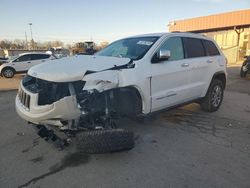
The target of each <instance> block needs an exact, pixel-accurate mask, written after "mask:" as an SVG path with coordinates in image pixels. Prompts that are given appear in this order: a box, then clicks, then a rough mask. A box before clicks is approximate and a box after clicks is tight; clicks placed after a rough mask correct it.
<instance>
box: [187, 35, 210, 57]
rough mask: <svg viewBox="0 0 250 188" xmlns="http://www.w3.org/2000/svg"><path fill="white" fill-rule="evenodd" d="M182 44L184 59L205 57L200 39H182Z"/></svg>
mask: <svg viewBox="0 0 250 188" xmlns="http://www.w3.org/2000/svg"><path fill="white" fill-rule="evenodd" d="M183 42H184V49H185V57H186V58H192V57H203V56H206V54H205V50H204V47H203V45H202V42H201V40H200V39H196V38H185V37H184V38H183Z"/></svg>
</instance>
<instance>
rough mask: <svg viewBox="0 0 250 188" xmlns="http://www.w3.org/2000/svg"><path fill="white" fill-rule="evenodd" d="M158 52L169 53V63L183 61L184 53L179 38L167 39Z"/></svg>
mask: <svg viewBox="0 0 250 188" xmlns="http://www.w3.org/2000/svg"><path fill="white" fill-rule="evenodd" d="M160 50H169V51H170V58H169V60H170V61H171V60H179V59H184V52H183V47H182V41H181V38H180V37H172V38H169V39H167V40H166V41H165V43H164V44H163V45H162V46H161V48H160Z"/></svg>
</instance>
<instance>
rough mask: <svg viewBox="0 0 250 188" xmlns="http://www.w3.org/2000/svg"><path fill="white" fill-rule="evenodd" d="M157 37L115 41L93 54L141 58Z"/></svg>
mask: <svg viewBox="0 0 250 188" xmlns="http://www.w3.org/2000/svg"><path fill="white" fill-rule="evenodd" d="M158 38H159V37H136V38H127V39H122V40H118V41H115V42H113V43H111V44H110V45H109V46H107V47H106V48H104V49H102V50H101V51H100V52H97V53H96V54H95V55H99V56H111V57H127V58H130V59H133V60H138V59H141V58H142V57H143V56H144V55H145V54H146V53H147V51H148V50H149V49H150V48H151V46H152V45H153V44H154V43H155V42H156V41H157V39H158Z"/></svg>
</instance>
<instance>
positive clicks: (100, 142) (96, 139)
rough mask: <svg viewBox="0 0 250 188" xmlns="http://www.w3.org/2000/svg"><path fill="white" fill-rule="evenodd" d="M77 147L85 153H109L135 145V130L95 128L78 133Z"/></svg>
mask: <svg viewBox="0 0 250 188" xmlns="http://www.w3.org/2000/svg"><path fill="white" fill-rule="evenodd" d="M76 141H77V143H76V144H77V149H78V150H79V151H81V152H84V153H109V152H116V151H123V150H129V149H132V148H133V147H134V134H133V132H130V131H127V130H123V129H108V130H93V131H85V132H81V133H78V134H77V136H76Z"/></svg>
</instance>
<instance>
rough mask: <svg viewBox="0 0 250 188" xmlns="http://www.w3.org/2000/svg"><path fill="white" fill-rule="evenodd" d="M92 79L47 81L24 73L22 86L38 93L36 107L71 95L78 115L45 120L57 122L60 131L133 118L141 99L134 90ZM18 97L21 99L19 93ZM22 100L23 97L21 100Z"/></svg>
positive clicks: (110, 124)
mask: <svg viewBox="0 0 250 188" xmlns="http://www.w3.org/2000/svg"><path fill="white" fill-rule="evenodd" d="M97 74H98V73H97ZM87 76H88V75H87ZM90 76H91V75H90ZM111 76H112V75H111ZM93 82H94V83H87V84H86V81H75V82H50V81H46V80H42V79H39V78H35V77H32V76H29V75H27V76H26V77H25V78H24V79H23V81H22V85H23V87H24V88H25V89H26V90H27V91H29V92H31V93H35V94H38V100H37V105H38V106H46V105H51V104H53V103H56V102H60V101H63V100H66V99H67V98H72V97H73V99H74V101H75V103H76V104H75V106H76V107H77V109H78V110H79V111H80V114H79V116H78V117H76V118H74V119H68V118H63V117H62V118H56V117H54V118H51V119H47V120H46V121H45V122H51V124H53V122H57V125H59V126H58V128H59V129H61V130H69V131H76V130H82V129H100V128H114V127H115V123H114V121H113V120H115V119H117V118H120V117H124V116H126V117H134V116H137V115H139V114H140V113H141V111H142V104H141V102H140V101H141V99H140V95H139V93H138V92H137V90H136V89H134V88H132V87H119V88H115V86H116V83H115V82H112V81H111V80H109V79H108V78H107V79H105V80H95V81H93ZM91 85H95V88H91ZM19 98H21V99H20V100H21V101H22V94H20V93H19ZM26 100H27V97H26V99H24V103H25V102H26ZM66 107H67V106H65V108H66ZM41 122H43V121H41ZM39 124H40V123H39Z"/></svg>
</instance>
